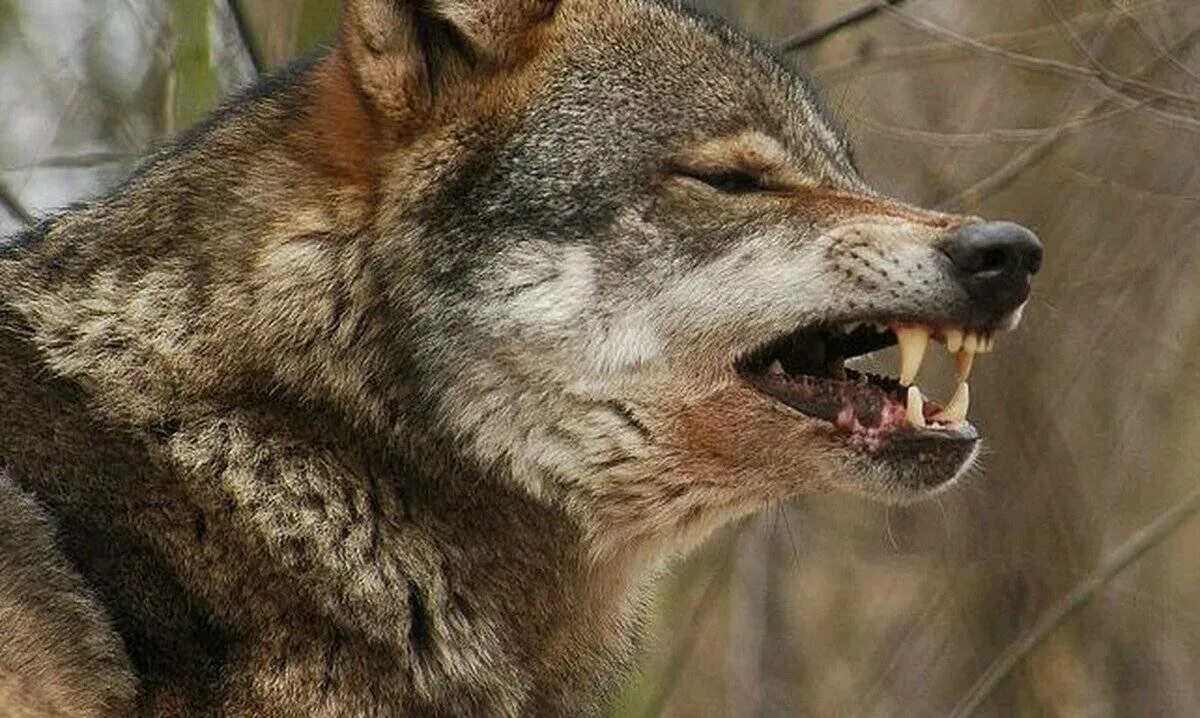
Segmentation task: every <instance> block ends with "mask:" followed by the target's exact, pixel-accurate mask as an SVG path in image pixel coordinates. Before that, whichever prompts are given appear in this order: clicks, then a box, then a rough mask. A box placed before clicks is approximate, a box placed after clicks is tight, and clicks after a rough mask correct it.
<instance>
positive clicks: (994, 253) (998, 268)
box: [974, 247, 1008, 274]
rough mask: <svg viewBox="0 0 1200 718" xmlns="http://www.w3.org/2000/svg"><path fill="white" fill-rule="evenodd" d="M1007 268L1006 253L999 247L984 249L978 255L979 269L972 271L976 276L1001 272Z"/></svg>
mask: <svg viewBox="0 0 1200 718" xmlns="http://www.w3.org/2000/svg"><path fill="white" fill-rule="evenodd" d="M1007 266H1008V252H1006V251H1004V249H1002V248H1000V247H992V248H990V249H985V250H983V251H982V252H980V254H979V267H978V268H977V269H975V270H974V271H975V272H976V273H977V274H984V273H988V272H1002V271H1004V268H1005V267H1007Z"/></svg>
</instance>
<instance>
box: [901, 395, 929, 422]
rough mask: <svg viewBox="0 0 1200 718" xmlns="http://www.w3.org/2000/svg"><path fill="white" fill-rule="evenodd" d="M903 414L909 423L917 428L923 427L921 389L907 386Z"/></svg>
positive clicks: (923, 406)
mask: <svg viewBox="0 0 1200 718" xmlns="http://www.w3.org/2000/svg"><path fill="white" fill-rule="evenodd" d="M905 414H906V416H907V418H908V423H909V424H911V425H912V426H915V427H917V428H919V429H923V428H925V399H924V398H923V397H922V396H921V390H920V389H918V388H917V387H915V386H910V387H908V402H907V403H906V405H905Z"/></svg>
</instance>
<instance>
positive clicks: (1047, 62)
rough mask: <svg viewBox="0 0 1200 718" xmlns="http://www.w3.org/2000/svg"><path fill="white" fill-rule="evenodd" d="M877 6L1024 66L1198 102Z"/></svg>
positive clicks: (1117, 88) (916, 25)
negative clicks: (1015, 49) (980, 39)
mask: <svg viewBox="0 0 1200 718" xmlns="http://www.w3.org/2000/svg"><path fill="white" fill-rule="evenodd" d="M880 9H881V10H887V11H888V13H889V15H890V16H891V17H894V18H896V19H897V20H899V21H900V22H902V23H904V24H905V25H908V26H909V27H912V28H915V29H917V30H920V31H922V32H925V33H928V34H930V35H935V36H938V37H943V38H945V39H947V40H949V41H950V42H951V43H954V44H956V45H961V46H963V47H966V48H970V49H972V50H975V51H977V52H981V53H984V54H988V55H995V56H996V57H1000V58H1003V59H1005V60H1008V61H1009V62H1013V63H1016V64H1018V65H1022V66H1024V67H1029V68H1033V69H1037V70H1045V71H1047V72H1054V73H1057V74H1060V75H1065V76H1068V77H1083V78H1086V79H1090V80H1093V81H1096V82H1098V83H1099V84H1100V85H1101V86H1102V87H1105V88H1107V89H1109V90H1111V91H1113V92H1117V93H1121V94H1128V93H1129V91H1130V90H1137V91H1139V92H1143V93H1146V94H1149V95H1151V96H1152V97H1153V98H1154V99H1170V100H1173V101H1175V102H1178V103H1180V104H1182V105H1186V106H1187V107H1188V108H1190V109H1193V110H1194V109H1196V108H1197V106H1198V104H1200V103H1198V100H1197V98H1196V97H1195V96H1193V95H1189V94H1187V93H1184V92H1176V91H1175V90H1170V89H1168V88H1165V87H1159V86H1157V85H1152V84H1150V83H1147V82H1143V81H1141V80H1137V79H1134V78H1131V77H1125V76H1124V75H1117V74H1115V73H1110V72H1105V71H1101V70H1098V69H1095V68H1087V67H1080V66H1079V65H1073V64H1071V63H1069V62H1063V61H1061V60H1053V59H1050V58H1047V57H1035V56H1033V55H1027V54H1025V53H1021V52H1016V51H1014V50H1008V49H1005V48H1003V47H996V46H995V45H989V44H988V43H986V42H980V41H979V40H976V39H974V38H970V37H967V36H966V35H962V34H959V33H957V32H955V31H953V30H951V29H949V28H947V27H943V26H941V25H938V24H937V23H934V22H930V21H929V20H925V19H923V18H919V17H914V16H912V15H909V14H908V13H903V12H900V11H898V10H893V9H891V7H890V6H883V7H881V8H880ZM1131 99H1133V100H1135V101H1137V100H1141V99H1143V98H1139V97H1133V98H1131ZM1189 119H1190V118H1189Z"/></svg>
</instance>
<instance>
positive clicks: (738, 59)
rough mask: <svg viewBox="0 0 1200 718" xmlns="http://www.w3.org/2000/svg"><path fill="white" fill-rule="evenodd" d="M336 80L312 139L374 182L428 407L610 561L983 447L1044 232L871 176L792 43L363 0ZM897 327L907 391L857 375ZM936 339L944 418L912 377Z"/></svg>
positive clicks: (878, 484)
mask: <svg viewBox="0 0 1200 718" xmlns="http://www.w3.org/2000/svg"><path fill="white" fill-rule="evenodd" d="M317 73H318V78H322V77H323V78H326V79H325V80H323V81H321V82H324V84H325V85H327V86H328V87H329V88H337V87H339V86H340V85H339V82H342V83H348V87H350V88H351V89H342V90H336V89H330V90H328V92H327V94H329V95H330V96H331V97H335V98H337V99H338V101H337V102H334V101H333V100H331V101H330V102H329V107H330V108H335V106H336V109H331V110H330V112H328V113H326V114H325V115H324V116H322V118H320V122H321V123H323V125H322V127H321V129H320V130H319V131H315V130H314V133H313V134H314V136H315V137H317V138H318V139H317V140H316V142H317V145H318V146H317V149H316V150H314V152H316V153H318V154H319V153H320V152H321V151H322V150H321V148H320V146H319V145H322V144H324V145H326V146H327V147H328V152H327V154H328V155H329V157H330V158H331V159H329V160H328V161H327V164H329V165H331V166H340V167H344V168H346V170H345V172H344V174H345V175H346V176H348V177H357V178H359V179H360V180H361V181H362V182H364V183H368V184H369V185H370V186H371V187H372V190H371V200H370V202H371V207H372V211H371V217H372V219H371V222H372V224H371V227H370V232H369V233H370V234H371V236H372V242H371V244H370V246H369V248H368V250H367V251H368V252H369V253H370V254H371V255H372V257H373V260H372V265H373V266H376V267H382V268H384V269H383V270H382V272H383V274H384V276H385V277H386V282H385V285H386V286H387V287H388V291H387V309H386V311H387V312H388V313H390V315H391V316H392V317H394V318H396V320H397V321H398V326H400V327H402V329H397V330H396V333H397V335H403V337H404V338H405V339H404V341H403V342H402V343H403V346H402V347H401V346H397V347H396V351H398V352H399V351H403V352H406V353H411V355H412V356H411V360H410V361H406V362H405V367H406V368H405V370H404V372H403V373H404V374H405V377H404V379H403V380H404V381H405V382H407V383H408V385H409V388H410V393H409V394H408V396H409V397H410V400H411V401H412V402H413V403H414V404H419V405H421V406H425V407H427V412H426V413H425V415H424V418H425V419H426V420H427V421H428V423H429V425H430V426H435V427H437V428H438V430H439V431H442V432H444V433H445V435H447V436H449V437H452V439H453V440H454V441H456V442H459V443H460V444H461V445H462V446H464V447H467V450H468V453H470V454H471V455H472V456H473V457H474V459H475V460H476V461H479V462H481V463H483V464H485V465H488V466H502V467H504V471H505V473H506V474H507V475H511V476H512V477H513V478H514V480H516V481H518V482H519V483H521V484H522V485H523V486H525V487H526V488H527V489H528V490H530V491H532V492H534V493H535V494H537V495H539V496H543V497H545V498H546V500H551V501H558V502H561V503H562V504H563V505H564V506H567V507H569V508H570V509H571V510H572V511H573V512H574V513H575V515H576V516H577V517H578V518H579V520H580V521H581V522H582V524H583V525H584V526H585V527H586V528H587V530H588V533H589V535H591V536H592V537H593V539H594V540H595V541H596V545H597V547H598V550H602V551H603V550H619V549H621V548H622V547H627V546H633V545H644V544H645V543H646V542H648V541H649V542H660V543H661V542H664V541H665V542H667V543H670V544H672V545H678V544H679V543H686V542H687V541H690V540H694V539H695V538H698V537H700V536H702V535H703V534H704V533H705V532H707V531H708V530H710V529H711V528H712V527H713V526H715V525H717V524H719V523H721V522H722V521H726V520H728V519H730V518H732V517H735V516H738V515H741V514H744V513H746V512H749V511H752V510H754V509H756V508H758V507H761V506H762V505H763V504H764V503H766V502H770V501H773V500H779V499H784V498H787V497H790V496H793V495H795V494H797V493H801V492H806V491H818V490H828V489H845V490H850V491H854V492H858V493H862V494H866V495H869V496H873V497H878V498H882V499H885V500H892V501H905V500H911V499H914V498H917V497H920V496H924V495H927V494H929V493H931V492H934V491H937V490H939V489H941V488H943V487H945V486H947V485H948V484H950V483H951V482H953V481H954V480H955V479H956V478H957V477H959V476H960V475H961V474H962V473H963V472H964V470H966V469H967V467H968V466H969V465H970V464H971V462H972V461H973V459H974V456H975V455H976V453H977V446H978V442H979V439H978V434H977V432H976V431H975V429H974V428H973V427H971V425H970V424H968V423H966V421H965V417H964V414H965V409H966V407H965V403H966V400H967V397H966V388H965V379H966V376H965V375H966V374H967V373H969V364H970V360H971V359H972V358H973V356H974V354H975V353H978V352H981V351H987V350H988V349H990V346H991V344H992V342H993V341H994V339H993V338H992V337H993V334H994V333H995V332H999V331H1002V330H1007V329H1011V328H1013V327H1014V326H1015V325H1016V323H1017V321H1018V320H1019V315H1020V310H1021V307H1022V306H1023V303H1024V302H1025V300H1026V298H1027V295H1028V291H1029V282H1030V278H1031V276H1032V274H1033V273H1034V272H1036V270H1037V268H1038V264H1039V263H1040V246H1039V245H1038V243H1037V240H1036V238H1034V237H1033V236H1032V235H1031V234H1030V233H1029V232H1028V231H1027V230H1024V229H1022V228H1020V227H1017V226H1016V225H1011V224H1006V223H988V222H983V221H982V220H979V219H976V218H966V217H960V216H954V215H948V214H941V213H936V212H930V211H926V210H922V209H918V208H915V207H912V206H909V205H906V204H904V203H902V202H898V201H895V200H892V199H888V198H886V197H883V196H880V195H879V194H877V193H876V192H874V191H872V190H871V189H870V188H869V187H868V186H867V185H866V184H865V183H864V182H863V181H862V180H861V179H860V178H859V176H858V174H857V173H856V171H855V168H854V165H853V163H852V161H851V159H850V156H849V154H848V152H847V148H846V146H845V143H844V142H843V140H842V138H841V137H840V136H839V134H838V132H837V131H836V130H835V129H834V128H833V127H832V126H831V124H830V122H829V120H828V119H827V118H826V116H825V115H824V114H823V112H822V110H821V108H820V106H819V103H818V101H817V99H816V97H815V94H814V91H813V88H812V87H811V85H809V84H808V82H807V81H806V80H805V79H804V78H803V77H801V76H799V75H797V74H796V73H795V72H794V71H793V70H791V69H789V68H788V67H787V66H786V65H785V64H783V63H782V62H781V61H780V60H779V59H777V58H776V57H775V56H774V55H772V54H771V53H770V52H769V51H767V50H765V49H763V48H760V47H758V46H756V45H755V44H753V43H752V42H750V41H747V40H746V39H743V38H742V37H740V36H739V35H737V34H736V33H734V32H733V31H731V30H730V29H728V28H727V27H725V26H723V25H721V24H719V23H718V22H716V21H713V20H710V19H707V18H703V17H700V16H697V15H695V14H692V13H690V12H688V11H685V10H683V9H681V8H680V7H678V6H676V5H674V4H668V3H661V2H654V1H652V0H561V2H550V1H546V0H537V1H531V0H522V1H520V2H512V1H511V0H508V1H506V2H499V0H474V1H467V0H433V1H432V2H423V3H417V2H403V1H400V0H350V2H348V4H347V14H346V19H345V22H344V24H343V27H342V31H341V34H340V39H339V41H338V44H337V46H336V47H335V49H334V50H333V51H332V53H331V54H330V56H329V57H328V58H326V60H325V61H324V62H323V66H322V67H321V68H319V69H318V71H317ZM337 78H342V79H341V80H338V79H337ZM321 82H318V86H321ZM339 103H340V104H339ZM348 106H350V107H354V108H357V109H354V110H353V111H351V110H350V109H348ZM331 118H332V119H331ZM898 339H899V340H900V341H901V343H902V345H903V346H902V349H903V351H904V354H905V363H906V364H907V365H908V366H907V367H905V369H904V371H903V372H902V374H904V375H902V377H901V379H902V380H903V381H902V382H896V381H894V380H889V379H883V378H879V377H871V376H867V375H864V374H857V373H855V372H853V371H849V372H848V371H847V370H846V369H845V367H844V365H843V360H844V359H845V358H848V357H853V356H856V355H858V354H863V353H866V352H869V351H874V350H876V349H880V348H882V347H884V346H888V345H890V344H893V343H895V342H896V341H897V340H898ZM930 339H933V340H935V341H943V342H945V343H946V344H947V345H948V346H949V348H950V349H951V350H953V351H955V352H956V353H958V354H959V360H960V361H959V364H960V371H961V372H962V374H963V376H961V377H960V378H961V379H962V380H963V385H962V386H961V387H960V392H959V396H956V397H955V399H954V400H953V401H952V402H951V404H950V406H948V407H946V408H945V409H944V410H943V409H942V408H941V407H938V406H937V405H935V404H933V403H932V402H926V401H925V400H924V397H923V395H921V394H920V391H919V389H916V388H915V384H913V376H911V374H914V373H915V367H919V364H920V356H921V354H922V353H923V352H924V350H925V346H926V344H927V343H928V341H929V340H930ZM964 364H965V365H967V366H963V365H964ZM910 387H911V388H910ZM914 392H915V394H914ZM914 404H915V406H914Z"/></svg>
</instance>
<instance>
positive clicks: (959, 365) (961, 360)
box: [954, 349, 975, 383]
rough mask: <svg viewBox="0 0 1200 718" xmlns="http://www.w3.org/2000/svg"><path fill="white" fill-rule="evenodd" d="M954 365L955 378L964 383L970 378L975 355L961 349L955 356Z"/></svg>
mask: <svg viewBox="0 0 1200 718" xmlns="http://www.w3.org/2000/svg"><path fill="white" fill-rule="evenodd" d="M954 364H955V372H954V376H955V378H957V379H958V381H959V382H960V383H961V382H964V381H966V380H967V379H970V378H971V367H973V366H974V365H975V355H974V354H973V353H971V352H969V351H967V350H966V349H963V350H962V351H960V352H958V354H956V355H955V360H954Z"/></svg>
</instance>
